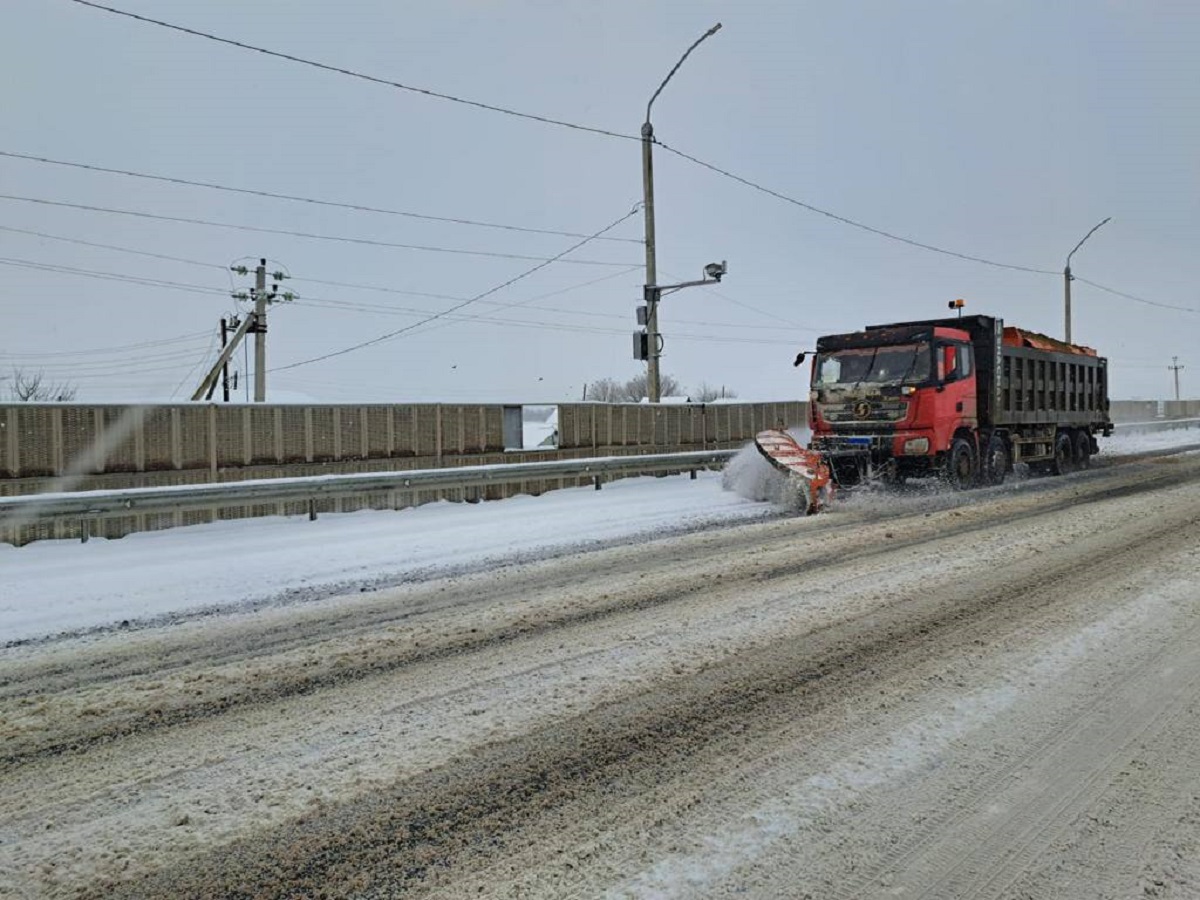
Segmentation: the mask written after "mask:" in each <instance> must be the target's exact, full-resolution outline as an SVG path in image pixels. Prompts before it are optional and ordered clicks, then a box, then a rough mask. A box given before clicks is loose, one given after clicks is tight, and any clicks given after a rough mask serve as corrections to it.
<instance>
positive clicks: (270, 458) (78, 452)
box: [0, 401, 806, 544]
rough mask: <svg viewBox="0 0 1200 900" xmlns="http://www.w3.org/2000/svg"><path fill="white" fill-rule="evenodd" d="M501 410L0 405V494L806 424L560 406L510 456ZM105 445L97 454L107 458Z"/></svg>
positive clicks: (58, 531) (97, 529)
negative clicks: (539, 440) (550, 427)
mask: <svg viewBox="0 0 1200 900" xmlns="http://www.w3.org/2000/svg"><path fill="white" fill-rule="evenodd" d="M504 410H505V407H504V406H501V405H487V406H475V405H445V404H409V405H365V406H319V405H317V406H290V405H287V406H285V405H272V404H253V405H243V404H228V405H226V404H192V403H184V404H170V405H156V406H143V407H126V406H89V405H83V404H2V405H0V496H12V495H18V494H33V493H41V492H44V491H47V490H72V491H87V490H100V489H105V488H131V487H154V486H159V485H185V484H201V483H209V482H220V481H241V480H246V479H254V478H289V477H297V476H305V475H322V474H332V473H350V472H380V471H394V470H404V469H428V468H442V467H446V466H462V465H481V464H494V463H506V462H531V461H536V460H544V459H579V458H583V457H587V456H613V455H627V454H628V455H637V454H646V453H675V452H685V451H688V450H711V449H727V448H731V447H738V446H741V445H742V444H744V443H746V442H747V441H749V440H751V439H752V438H753V436H754V434H755V433H756V432H757V431H759V430H762V429H763V428H767V427H774V426H778V425H783V426H791V425H798V424H802V423H803V422H804V421H805V416H806V404H804V403H800V402H795V401H792V402H780V403H729V404H726V403H722V404H693V405H686V406H649V405H647V404H605V403H577V404H563V405H560V406H559V407H558V411H557V414H558V442H557V443H558V446H557V447H555V448H552V449H538V450H526V449H521V450H516V449H509V450H506V449H505V448H504V435H503V423H504ZM97 448H101V450H100V451H97ZM579 483H580V481H579V479H563V478H554V479H542V480H531V481H528V482H525V483H523V484H520V485H513V486H503V487H490V488H488V489H487V490H486V491H483V492H471V491H463V490H453V491H419V492H417V491H414V492H388V493H386V494H384V495H379V496H373V495H364V496H362V497H351V498H343V499H337V500H324V501H321V503H320V504H319V505H318V507H317V511H318V512H333V511H336V512H351V511H353V510H356V509H364V508H374V509H379V508H386V509H391V508H402V507H407V506H413V505H419V504H421V503H426V502H430V501H433V500H439V499H446V500H455V501H461V500H467V501H475V500H485V499H499V498H501V497H506V496H511V495H514V494H518V493H525V494H540V493H543V492H545V491H548V490H554V489H556V488H562V487H573V486H575V485H577V484H579ZM308 512H309V510H308V507H307V505H306V504H300V505H297V504H291V505H288V504H260V505H241V506H225V507H219V508H213V509H211V510H198V511H187V512H178V513H171V514H162V513H159V514H152V515H136V516H135V515H131V516H128V517H118V518H106V519H104V520H102V521H97V522H93V523H87V522H75V523H70V522H67V523H63V522H60V523H57V524H39V523H32V524H25V525H21V526H19V528H18V529H17V530H13V529H12V528H9V529H5V528H4V527H3V525H0V541H6V542H10V543H19V544H23V543H28V542H29V541H32V540H40V539H47V538H70V537H80V536H82V535H83V534H84V533H85V530H86V531H88V532H90V534H92V535H95V536H104V537H120V536H122V535H125V534H129V533H131V532H134V531H148V530H156V529H159V528H169V527H173V526H177V525H190V524H198V523H202V522H211V521H214V520H217V519H233V518H246V517H253V516H263V515H296V514H307V513H308Z"/></svg>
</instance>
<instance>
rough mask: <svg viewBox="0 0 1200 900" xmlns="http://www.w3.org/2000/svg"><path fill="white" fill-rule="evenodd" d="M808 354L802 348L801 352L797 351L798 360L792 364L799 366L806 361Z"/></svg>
mask: <svg viewBox="0 0 1200 900" xmlns="http://www.w3.org/2000/svg"><path fill="white" fill-rule="evenodd" d="M807 355H808V354H807V353H805V352H804V351H803V350H802V351H800V352H799V353H797V354H796V361H795V362H794V363H792V365H793V366H799V365H802V364H803V363H804V357H805V356H807Z"/></svg>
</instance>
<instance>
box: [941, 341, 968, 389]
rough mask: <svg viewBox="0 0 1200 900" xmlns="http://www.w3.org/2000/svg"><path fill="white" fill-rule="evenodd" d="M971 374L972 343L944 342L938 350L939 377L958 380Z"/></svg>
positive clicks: (944, 380)
mask: <svg viewBox="0 0 1200 900" xmlns="http://www.w3.org/2000/svg"><path fill="white" fill-rule="evenodd" d="M970 374H971V345H970V344H942V346H941V348H940V350H939V352H938V378H939V379H940V380H941V381H943V382H948V381H958V380H959V379H960V378H966V377H967V376H969V375H970Z"/></svg>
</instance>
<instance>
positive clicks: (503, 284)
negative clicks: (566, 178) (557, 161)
mask: <svg viewBox="0 0 1200 900" xmlns="http://www.w3.org/2000/svg"><path fill="white" fill-rule="evenodd" d="M640 207H641V204H637V205H635V206H634V207H633V208H632V209H631V210H630V211H629V212H627V213H625V215H623V216H621V218H619V219H617V220H616V221H614V222H611V223H610V224H608V225H605V226H604V227H603V228H601V229H600V230H599V231H597V232H596V233H595V234H592V235H589V236H588V237H585V238H584V239H583V240H581V241H577V242H576V243H574V244H572V245H571V246H570V247H568V248H567V249H566V250H564V251H562V253H559V254H558V255H557V256H554V257H551V258H550V259H547V260H544V261H543V262H540V263H538V264H537V265H536V266H533V267H532V268H529V269H526V270H525V271H524V272H521V273H520V274H519V275H514V276H513V277H512V278H510V279H508V280H507V281H504V282H501V283H500V284H497V285H495V286H494V287H490V288H488V289H487V290H486V291H483V292H482V293H480V294H476V295H475V296H474V297H471V298H469V299H467V300H464V301H463V302H462V303H459V304H457V305H456V306H452V307H450V308H449V309H446V310H443V311H442V312H439V313H436V314H434V315H431V316H429V317H427V318H425V319H422V320H421V321H420V322H414V323H413V324H411V325H406V326H404V327H403V328H397V329H396V330H395V331H389V332H387V333H386V334H381V335H379V336H378V337H375V338H371V340H369V341H362V342H360V343H358V344H354V345H352V346H350V347H343V348H342V349H341V350H334V351H332V352H331V353H323V354H321V355H320V356H314V357H312V358H311V359H303V360H300V361H299V362H294V363H291V364H289V365H286V366H279V367H277V368H276V369H273V370H272V371H275V372H282V371H285V370H287V369H295V368H298V367H299V366H306V365H308V364H310V363H315V362H320V361H322V360H326V359H331V358H333V357H335V356H343V355H345V354H347V353H353V352H354V351H355V350H362V349H363V348H364V347H370V346H372V345H374V344H380V343H383V342H384V341H388V340H391V339H392V338H395V337H399V336H400V335H401V334H404V333H405V332H407V331H412V330H413V329H414V328H419V327H420V326H422V325H424V324H426V323H427V322H432V321H434V320H435V319H440V318H442V317H443V316H446V315H448V314H450V313H452V312H457V311H458V310H460V309H462V308H463V307H464V306H469V305H470V304H472V303H476V302H478V301H480V300H482V299H484V298H485V297H490V296H491V295H492V294H495V293H497V292H498V291H502V290H504V289H505V288H506V287H508V286H510V285H512V284H515V283H516V282H518V281H520V280H521V279H523V278H528V277H529V276H530V275H532V274H533V273H534V272H537V271H539V270H541V269H544V268H546V266H548V265H550V264H551V263H553V262H556V261H557V260H559V259H561V258H562V257H564V256H566V255H567V254H568V253H574V252H575V251H576V250H578V249H579V248H580V247H582V246H583V245H584V244H586V243H588V242H589V241H592V240H595V239H596V238H598V237H600V236H601V235H603V234H606V233H608V232H609V231H612V230H613V229H614V228H616V227H617V226H618V225H620V224H621V223H622V222H624V221H625V220H626V219H629V218H630V217H632V216H633V215H635V214H636V213H637V212H638V210H639V209H640Z"/></svg>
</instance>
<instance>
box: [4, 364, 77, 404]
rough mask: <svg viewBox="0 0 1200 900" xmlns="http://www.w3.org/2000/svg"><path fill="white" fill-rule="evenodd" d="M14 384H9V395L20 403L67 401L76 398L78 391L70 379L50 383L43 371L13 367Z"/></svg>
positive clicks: (12, 379)
mask: <svg viewBox="0 0 1200 900" xmlns="http://www.w3.org/2000/svg"><path fill="white" fill-rule="evenodd" d="M9 380H10V381H11V382H12V384H10V385H9V386H8V396H9V398H10V399H12V400H15V401H17V402H18V403H46V402H48V401H59V402H65V401H67V400H74V399H75V394H76V393H77V391H78V388H76V386H75V385H73V384H71V383H70V382H68V381H60V382H57V383H50V382H48V381H46V379H45V376H44V375H43V373H41V372H37V373H33V372H26V371H24V370H22V369H13V370H12V378H11V379H9Z"/></svg>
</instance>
